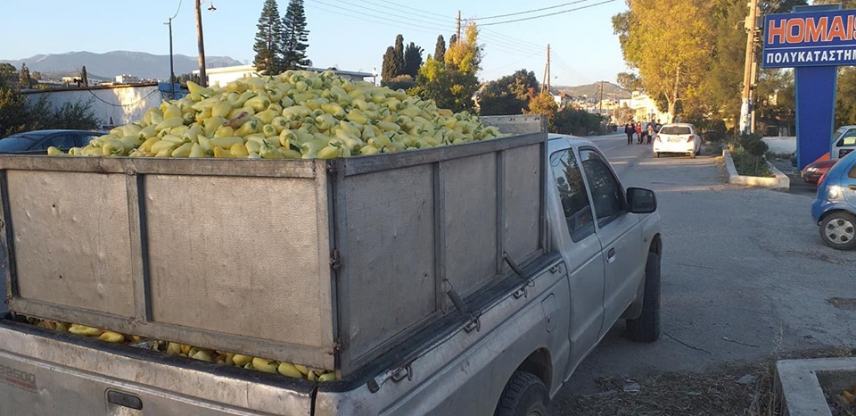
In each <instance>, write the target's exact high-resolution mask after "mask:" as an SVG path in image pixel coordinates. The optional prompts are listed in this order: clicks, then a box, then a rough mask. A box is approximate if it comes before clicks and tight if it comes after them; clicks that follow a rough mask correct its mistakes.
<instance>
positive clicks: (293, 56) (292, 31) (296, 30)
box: [282, 0, 312, 70]
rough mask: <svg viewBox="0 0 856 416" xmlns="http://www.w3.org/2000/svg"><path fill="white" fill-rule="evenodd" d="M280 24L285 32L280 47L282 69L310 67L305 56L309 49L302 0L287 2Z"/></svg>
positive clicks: (310, 62)
mask: <svg viewBox="0 0 856 416" xmlns="http://www.w3.org/2000/svg"><path fill="white" fill-rule="evenodd" d="M282 22H283V27H284V31H285V36H284V41H283V46H282V51H283V68H284V69H286V70H288V69H302V68H306V67H309V66H312V61H311V60H310V59H309V58H308V57H307V55H306V49H307V48H308V47H309V29H307V28H306V13H305V12H304V11H303V0H289V2H288V8H287V9H286V10H285V17H284V18H283V19H282Z"/></svg>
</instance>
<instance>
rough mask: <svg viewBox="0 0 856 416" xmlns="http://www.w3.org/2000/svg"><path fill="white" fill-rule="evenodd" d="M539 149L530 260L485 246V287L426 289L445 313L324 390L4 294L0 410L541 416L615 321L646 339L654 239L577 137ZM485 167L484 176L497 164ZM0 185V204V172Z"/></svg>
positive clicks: (652, 306)
mask: <svg viewBox="0 0 856 416" xmlns="http://www.w3.org/2000/svg"><path fill="white" fill-rule="evenodd" d="M501 140H502V139H501ZM505 140H507V141H506V142H502V141H498V142H497V144H496V147H497V148H498V149H500V151H508V149H509V147H508V146H510V144H509V143H513V141H514V139H505ZM521 140H522V139H521ZM502 143H505V144H502ZM533 143H534V142H533ZM542 143H543V144H542V145H541V146H540V147H539V149H540V151H541V152H543V155H542V156H543V158H542V159H541V161H542V162H541V163H542V165H541V166H544V167H545V169H543V171H541V170H538V172H540V178H541V180H540V183H539V182H535V183H534V186H536V187H539V188H540V191H539V192H535V194H536V195H537V194H539V193H540V194H541V195H543V203H542V204H541V205H542V209H541V211H540V212H541V216H543V217H544V218H543V220H544V229H543V232H537V231H536V232H534V234H533V236H537V235H541V234H543V237H544V242H545V244H544V245H545V249H544V252H543V255H537V256H531V257H529V258H526V259H525V260H521V259H520V257H519V256H516V255H513V254H509V252H511V251H512V249H513V244H514V243H513V242H512V241H511V240H509V242H508V243H504V244H498V246H500V247H504V248H505V250H499V251H497V253H499V254H497V256H496V258H495V263H496V265H495V266H496V269H497V270H500V271H502V272H501V273H500V274H499V275H497V277H496V280H495V281H493V282H491V283H490V284H487V285H484V286H483V287H480V288H476V289H473V290H471V291H465V290H464V288H462V287H461V286H460V284H458V286H457V290H456V288H455V287H454V285H452V283H451V282H449V281H443V282H441V284H440V285H441V286H442V287H439V288H438V290H439V294H438V296H439V295H440V294H442V295H443V297H444V298H445V297H448V308H449V312H448V313H445V314H442V315H439V316H437V317H436V319H431V320H428V321H425V322H423V323H421V324H419V325H417V326H414V329H413V330H412V331H409V332H407V333H406V335H407V336H406V337H405V338H403V339H401V340H400V341H398V342H397V343H396V344H395V345H394V347H392V348H388V349H386V350H385V351H382V352H381V353H379V354H376V355H373V356H372V357H371V358H370V359H366V360H365V361H364V362H361V363H360V364H359V365H355V366H354V369H353V371H349V372H347V373H344V372H343V373H342V374H344V375H343V376H342V377H341V378H339V379H338V380H337V381H333V382H327V383H317V382H307V381H305V380H297V379H289V378H285V377H281V376H278V375H272V374H264V373H258V372H252V371H247V370H243V369H240V368H233V367H227V366H223V365H217V364H212V363H206V362H199V361H195V360H190V359H187V358H182V357H175V356H164V355H163V354H161V353H159V352H156V351H150V350H147V349H144V348H136V347H135V346H133V345H113V344H106V343H103V342H100V341H97V340H94V339H90V338H82V337H78V336H74V335H70V334H68V333H58V332H56V331H51V330H46V329H43V328H38V327H35V326H32V325H30V324H28V323H27V321H26V319H23V318H22V314H20V313H19V312H18V311H16V309H17V308H19V307H20V306H22V305H23V306H28V305H27V304H25V303H21V302H19V301H14V297H13V302H11V305H10V306H11V307H10V309H11V311H12V312H10V313H7V314H6V316H5V317H4V319H2V320H0V371H2V373H3V375H4V377H3V378H0V414H15V415H101V414H103V415H143V414H152V415H187V414H194V415H262V414H286V415H297V414H304V415H319V416H320V415H338V414H342V415H381V414H382V415H416V414H437V415H446V414H468V415H491V414H495V415H501V416H508V415H533V414H534V415H544V414H546V413H547V406H548V402H549V400H550V399H551V398H552V397H553V396H554V395H555V394H556V393H557V392H558V391H559V389H560V388H561V387H562V385H563V384H564V383H565V382H567V381H568V380H569V378H570V377H571V375H572V374H573V372H574V370H575V369H576V367H577V366H578V365H579V364H580V362H581V361H582V360H583V359H584V358H585V357H586V356H587V355H588V354H589V353H590V352H591V351H592V349H594V347H595V346H596V345H597V343H598V342H599V341H600V340H601V339H602V338H603V336H604V335H605V334H606V333H607V331H608V330H609V329H610V328H611V327H612V326H613V325H614V324H615V323H616V322H617V321H618V320H621V319H626V320H627V332H628V336H629V337H630V338H631V339H634V340H637V341H642V342H652V341H655V340H656V339H657V338H658V336H659V331H660V329H659V313H660V311H659V308H660V300H659V289H660V256H661V254H662V241H661V235H660V234H661V232H660V223H659V216H658V214H657V213H656V208H657V207H656V197H655V196H654V193H653V192H652V191H649V190H645V189H640V188H628V189H625V188H624V187H623V186H622V184H621V182H620V180H619V178H618V176H617V175H616V174H615V172H614V170H613V169H612V167H611V166H610V164H609V162H608V161H607V159H606V157H605V156H604V155H603V153H602V152H601V151H600V150H599V149H598V148H597V147H596V146H595V145H594V144H593V143H591V142H589V141H586V140H581V139H577V138H573V137H570V136H562V135H549V137H547V138H546V140H544V141H543V142H542ZM484 146H487V144H485V145H484ZM462 149H463V147H462ZM502 149H505V150H502ZM438 154H439V153H438ZM443 154H444V155H445V154H446V153H443ZM466 154H467V155H469V156H468V157H473V156H471V155H472V152H469V153H466ZM404 157H411V158H412V156H408V155H405V156H404ZM33 160H37V159H28V160H27V162H26V163H22V164H20V165H15V166H13V167H17V168H18V169H23V168H25V167H27V166H33V163H34V162H33ZM408 160H410V159H408ZM457 160H462V159H457ZM488 160H489V158H488ZM497 160H499V159H497ZM521 160H527V159H525V158H524V159H521ZM532 160H537V158H535V159H532ZM510 161H511V160H509V159H505V162H504V163H505V164H507V163H509V162H510ZM455 163H458V162H455ZM398 165H400V163H399V164H398ZM398 165H397V166H398ZM490 166H491V169H493V170H491V169H488V170H486V172H500V171H501V169H502V168H508V167H509V166H507V165H504V164H503V163H499V164H498V165H497V166H494V165H490ZM125 168H127V167H125ZM372 168H373V169H376V168H377V167H376V166H375V165H372ZM450 168H453V166H441V167H440V168H439V172H441V173H440V174H441V175H442V172H443V171H444V169H450ZM454 168H458V169H461V168H466V166H456V167H454ZM7 169H9V167H8V166H7ZM100 169H101V171H100V172H104V171H108V172H109V171H110V170H111V169H113V168H111V167H110V166H109V165H102V166H100ZM348 169H352V170H353V169H357V167H355V165H351V166H350V167H348ZM116 170H117V171H119V172H122V170H121V169H120V168H118V167H117V168H116ZM476 170H479V169H476ZM427 172H428V173H429V174H430V172H431V170H428V171H427ZM434 172H438V171H437V170H435V171H434ZM434 174H435V175H436V174H437V173H434ZM363 175H364V174H363ZM435 177H436V176H435ZM497 177H502V178H504V179H502V180H509V179H510V178H507V177H506V176H505V175H498V176H497ZM361 178H362V179H364V176H361ZM2 179H3V190H4V193H3V197H4V204H5V205H8V204H9V200H10V197H9V195H8V192H7V189H8V184H7V183H6V181H7V179H8V178H7V177H6V176H5V175H4V176H3V178H2ZM362 179H361V180H362ZM497 180H499V179H497ZM429 186H430V183H429ZM498 189H499V188H498ZM504 189H505V190H504V191H502V192H500V195H498V196H497V199H498V200H499V199H501V198H502V197H513V192H514V189H513V187H509V188H504ZM434 191H435V192H436V186H435V187H434ZM13 192H14V189H13ZM509 193H510V194H511V195H509ZM14 201H15V199H14V198H12V202H13V203H14ZM325 204H326V202H325ZM447 204H449V202H447ZM446 206H447V207H448V205H446ZM503 206H505V205H503ZM461 209H464V210H465V209H466V207H461ZM514 209H515V208H514V205H513V204H512V205H509V206H508V209H507V210H506V211H508V210H511V211H513V210H514ZM10 211H11V212H14V209H13V210H9V209H8V208H7V209H6V211H5V213H6V214H8V213H9V212H10ZM500 211H503V210H502V209H500ZM435 213H436V210H435ZM500 213H501V214H503V215H509V213H508V212H500ZM440 214H442V212H441V213H440ZM512 215H516V214H512ZM501 217H502V216H498V217H497V218H501ZM535 217H538V215H536V216H535ZM4 218H7V219H8V217H7V216H4ZM496 223H497V225H500V227H501V221H497V222H496ZM532 224H533V225H532V226H533V227H537V226H538V225H537V224H538V222H537V221H535V222H533V223H532ZM16 225H17V224H16ZM9 228H10V227H8V226H7V227H6V233H7V237H11V236H10V235H9V234H10V233H12V231H10V230H9ZM521 236H522V235H521ZM518 237H520V236H518ZM509 238H512V239H513V238H514V235H511V236H509ZM497 240H499V237H497ZM7 241H8V240H7ZM463 249H464V250H469V251H470V252H473V251H474V250H475V249H476V246H466V245H465V246H464V247H463ZM12 258H14V253H13V255H12ZM343 258H344V259H345V261H347V260H348V258H347V254H346V255H345V256H344V257H343ZM491 258H492V257H491ZM348 265H349V263H347V262H346V263H345V266H344V267H349V266H348ZM493 266H494V265H491V267H493ZM7 275H8V273H7ZM338 290H340V291H341V290H342V287H341V286H340V287H339V288H338ZM10 293H11V292H10ZM459 294H460V295H459ZM340 296H344V295H341V292H340ZM388 296H390V297H396V296H403V294H400V293H388ZM438 302H439V301H438ZM41 307H42V308H43V309H44V310H43V312H44V313H46V314H50V313H51V312H52V311H53V312H56V313H57V314H59V313H61V312H62V311H59V310H52V309H50V308H54V309H57V308H56V307H53V306H49V305H41ZM40 310H41V309H40ZM340 313H341V311H340ZM53 316H56V315H53ZM78 316H79V317H80V318H84V319H85V318H86V317H87V316H86V315H85V314H82V313H81V314H79V315H78ZM351 325H352V329H353V322H352V323H351ZM147 328H148V327H147V326H142V325H141V326H139V329H143V330H147ZM212 342H216V341H212ZM347 347H349V345H342V346H341V348H347ZM253 348H256V347H255V346H253ZM339 360H340V359H339V358H337V360H336V361H337V362H338V361H339Z"/></svg>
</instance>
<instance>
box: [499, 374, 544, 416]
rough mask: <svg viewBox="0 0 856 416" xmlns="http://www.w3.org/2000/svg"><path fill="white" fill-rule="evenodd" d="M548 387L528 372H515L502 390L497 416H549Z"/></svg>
mask: <svg viewBox="0 0 856 416" xmlns="http://www.w3.org/2000/svg"><path fill="white" fill-rule="evenodd" d="M547 400H549V399H548V394H547V386H545V385H544V383H543V382H541V379H539V378H538V377H536V376H535V375H534V374H532V373H528V372H526V371H515V372H514V374H512V375H511V380H508V384H506V385H505V389H503V390H502V396H500V397H499V404H497V406H496V412H495V413H494V415H495V416H547V414H548V413H547Z"/></svg>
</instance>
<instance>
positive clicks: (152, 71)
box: [0, 51, 241, 80]
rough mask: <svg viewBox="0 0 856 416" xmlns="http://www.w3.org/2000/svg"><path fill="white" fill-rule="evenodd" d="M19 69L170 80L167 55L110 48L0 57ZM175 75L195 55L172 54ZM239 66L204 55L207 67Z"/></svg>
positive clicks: (193, 64)
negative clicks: (96, 51)
mask: <svg viewBox="0 0 856 416" xmlns="http://www.w3.org/2000/svg"><path fill="white" fill-rule="evenodd" d="M0 63H10V64H12V65H14V66H15V68H18V69H20V68H21V64H22V63H26V64H27V67H28V68H30V72H33V71H38V72H41V73H42V74H43V76H47V77H57V78H58V77H61V76H64V75H69V74H78V73H79V72H80V69H81V68H82V67H83V66H84V65H86V72H87V73H88V74H93V75H96V74H97V76H99V77H104V78H109V79H112V78H113V77H114V76H116V75H121V74H130V75H134V76H137V77H140V78H144V79H159V80H167V79H169V55H154V54H150V53H145V52H132V51H112V52H106V53H94V52H85V51H83V52H66V53H57V54H43V55H34V56H31V57H29V58H26V59H17V60H2V59H0ZM173 64H174V67H175V75H176V76H178V75H181V74H186V73H189V72H191V71H193V70H195V69H198V68H199V67H198V62H197V60H196V57H195V56H194V57H191V56H187V55H173ZM231 65H241V62H240V61H238V60H236V59H233V58H230V57H228V56H206V57H205V66H206V67H208V68H215V67H222V66H231Z"/></svg>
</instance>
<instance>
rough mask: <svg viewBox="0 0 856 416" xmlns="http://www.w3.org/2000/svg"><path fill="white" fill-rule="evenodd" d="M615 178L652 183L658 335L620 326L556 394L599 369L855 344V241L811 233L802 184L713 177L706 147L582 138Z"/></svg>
mask: <svg viewBox="0 0 856 416" xmlns="http://www.w3.org/2000/svg"><path fill="white" fill-rule="evenodd" d="M593 141H595V143H597V144H598V145H599V146H600V147H601V148H602V149H604V150H605V152H606V153H607V155H608V156H609V157H610V159H611V161H612V162H613V163H614V165H615V167H616V170H617V171H618V172H619V175H620V176H621V177H622V181H624V182H625V183H626V184H627V185H631V186H642V187H648V188H651V189H654V190H655V191H657V195H658V201H659V212H660V215H661V217H662V220H663V233H664V238H663V241H664V254H663V265H662V273H663V275H662V281H663V287H662V296H663V301H662V307H663V316H662V328H663V337H662V338H661V339H660V341H658V342H656V343H653V344H648V345H646V344H636V343H632V342H630V341H628V340H626V339H625V338H623V337H622V336H621V333H622V331H623V330H624V325H623V323H619V324H618V325H616V327H614V328H612V330H611V331H610V332H609V333H608V334H607V335H606V337H605V339H604V340H603V342H602V343H601V345H600V346H598V347H597V349H596V350H595V351H594V352H593V353H592V354H591V355H590V356H589V357H588V358H587V359H586V360H585V361H584V362H583V363H582V364H581V366H580V368H579V369H578V370H577V372H576V373H575V374H574V375H573V377H572V378H571V380H570V383H569V384H568V385H567V386H566V387H565V388H564V389H563V390H562V391H561V392H560V394H559V397H558V398H557V402H561V400H562V399H567V398H568V397H572V396H573V395H575V394H586V393H589V392H593V391H596V389H597V388H596V384H595V380H596V379H597V378H599V377H644V376H646V375H651V374H657V373H662V372H671V371H690V372H692V371H705V370H710V369H715V368H718V367H720V366H721V365H723V364H726V363H734V362H748V361H754V360H758V359H761V358H764V357H769V356H771V355H777V354H783V353H787V352H792V351H797V350H803V349H814V348H821V347H828V346H849V347H856V301H854V300H853V299H856V284H854V282H856V252H839V251H835V250H832V249H829V248H827V247H826V246H824V245H823V244H822V242H821V241H820V238H819V235H818V232H817V227H816V226H815V225H814V224H813V223H812V220H811V217H810V214H809V207H810V204H811V200H812V198H813V195H812V194H811V193H809V192H799V193H786V192H777V191H770V190H765V189H748V188H742V187H737V186H732V185H727V184H724V183H723V173H722V168H721V166H720V162H719V160H718V159H717V158H716V157H715V156H716V155H704V156H702V157H699V158H696V159H689V158H686V157H664V158H660V159H657V158H654V157H653V156H652V154H651V151H650V148H649V146H644V145H630V146H628V145H627V144H626V142H625V141H624V138H623V137H622V136H612V137H603V138H596V139H593Z"/></svg>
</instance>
